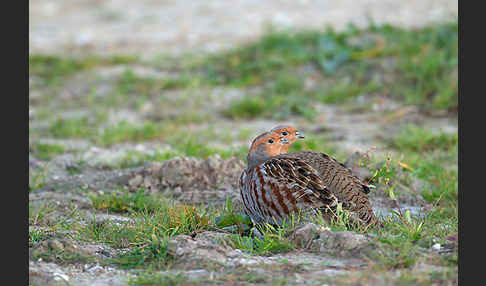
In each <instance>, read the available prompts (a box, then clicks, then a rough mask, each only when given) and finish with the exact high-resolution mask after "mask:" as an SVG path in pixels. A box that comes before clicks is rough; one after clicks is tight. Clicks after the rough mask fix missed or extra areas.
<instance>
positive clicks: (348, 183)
mask: <svg viewBox="0 0 486 286" xmlns="http://www.w3.org/2000/svg"><path fill="white" fill-rule="evenodd" d="M271 132H274V133H275V134H277V135H280V136H281V137H282V138H285V139H287V140H288V141H289V144H286V146H285V148H283V149H281V151H282V155H281V157H283V158H297V159H300V160H303V161H304V162H306V163H307V164H309V165H310V166H312V167H313V168H314V169H315V170H316V171H317V172H318V174H319V177H320V178H321V179H322V181H323V182H324V184H326V186H327V187H328V188H329V190H330V191H331V192H332V193H333V194H334V195H335V196H336V197H337V198H338V200H339V202H341V203H342V205H343V209H345V210H348V211H350V212H351V213H354V214H355V215H356V216H358V217H359V220H360V221H361V223H364V224H366V225H368V224H373V225H374V224H376V223H378V218H377V217H376V216H375V214H374V212H373V209H372V208H371V204H370V201H369V199H368V196H367V194H368V193H369V191H370V189H369V187H368V186H367V185H366V184H364V183H363V182H361V180H360V179H359V178H357V177H356V176H355V175H354V174H353V173H352V171H351V170H350V169H349V168H347V167H346V166H345V165H344V164H342V163H340V162H338V161H337V160H336V159H334V158H332V157H330V156H328V155H326V154H324V153H320V152H313V151H298V152H291V153H286V152H287V150H288V147H289V146H290V145H291V144H292V143H294V142H295V141H296V140H297V138H299V137H300V138H302V133H299V131H297V129H295V128H293V127H292V126H277V127H275V128H273V129H272V130H271ZM284 134H285V135H284ZM299 135H300V136H299Z"/></svg>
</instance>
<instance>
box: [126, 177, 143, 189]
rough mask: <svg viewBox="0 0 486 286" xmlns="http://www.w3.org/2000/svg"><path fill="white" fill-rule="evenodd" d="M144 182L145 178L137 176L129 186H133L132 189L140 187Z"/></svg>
mask: <svg viewBox="0 0 486 286" xmlns="http://www.w3.org/2000/svg"><path fill="white" fill-rule="evenodd" d="M142 182H143V177H142V176H141V175H136V176H135V177H134V178H132V179H131V180H129V181H128V184H129V185H130V186H131V187H134V188H136V187H138V186H140V185H141V184H142Z"/></svg>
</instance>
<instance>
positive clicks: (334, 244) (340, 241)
mask: <svg viewBox="0 0 486 286" xmlns="http://www.w3.org/2000/svg"><path fill="white" fill-rule="evenodd" d="M319 240H320V244H321V246H320V249H319V251H320V252H321V253H331V254H337V255H342V256H346V255H347V254H353V253H354V254H358V255H359V254H363V253H364V251H363V250H364V249H365V248H367V247H368V246H370V244H369V241H368V238H367V237H366V236H364V235H362V234H357V233H354V232H350V231H337V232H331V231H325V232H321V235H320V238H319Z"/></svg>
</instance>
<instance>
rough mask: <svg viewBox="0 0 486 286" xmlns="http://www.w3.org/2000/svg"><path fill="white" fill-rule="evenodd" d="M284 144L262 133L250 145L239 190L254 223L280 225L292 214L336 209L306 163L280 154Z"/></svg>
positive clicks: (335, 201) (276, 136)
mask: <svg viewBox="0 0 486 286" xmlns="http://www.w3.org/2000/svg"><path fill="white" fill-rule="evenodd" d="M286 144H289V141H288V140H287V139H285V138H283V137H281V136H279V135H278V134H276V133H273V132H265V133H262V134H260V135H258V136H257V137H256V138H255V139H253V142H252V144H251V146H250V149H249V152H248V155H247V168H246V169H245V170H243V172H242V173H241V176H240V180H239V189H240V194H241V198H242V201H243V207H244V211H245V213H246V214H247V215H248V216H249V217H250V218H251V220H252V221H253V223H254V224H256V225H258V224H260V225H261V224H270V225H283V224H284V223H285V221H287V222H289V221H290V220H291V216H292V214H296V215H299V214H302V213H306V212H308V211H310V212H312V211H314V210H316V209H323V208H329V209H332V210H336V208H337V204H338V199H337V198H336V197H335V196H334V195H333V194H332V193H331V191H330V190H329V189H328V188H327V186H326V185H325V184H324V182H323V181H322V179H321V178H320V177H319V174H318V172H317V171H316V170H315V169H314V168H313V167H312V166H311V165H310V164H308V163H306V162H305V161H304V160H301V159H299V158H291V157H283V155H280V153H281V150H280V149H281V148H282V146H285V145H286Z"/></svg>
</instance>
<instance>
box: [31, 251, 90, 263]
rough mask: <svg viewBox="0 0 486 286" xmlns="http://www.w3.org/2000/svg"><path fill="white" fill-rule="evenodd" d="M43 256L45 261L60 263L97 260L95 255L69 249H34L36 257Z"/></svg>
mask: <svg viewBox="0 0 486 286" xmlns="http://www.w3.org/2000/svg"><path fill="white" fill-rule="evenodd" d="M39 258H42V260H43V261H45V262H53V263H56V264H59V265H67V264H81V263H82V264H87V263H93V262H96V258H95V257H91V256H86V255H82V254H80V253H77V252H72V251H69V250H58V249H55V250H51V249H49V250H46V251H39V250H34V259H36V260H37V259H39Z"/></svg>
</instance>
